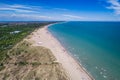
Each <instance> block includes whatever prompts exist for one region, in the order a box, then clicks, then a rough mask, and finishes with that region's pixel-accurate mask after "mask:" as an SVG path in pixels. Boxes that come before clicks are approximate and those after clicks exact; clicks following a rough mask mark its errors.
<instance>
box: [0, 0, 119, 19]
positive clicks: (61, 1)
mask: <svg viewBox="0 0 120 80" xmlns="http://www.w3.org/2000/svg"><path fill="white" fill-rule="evenodd" d="M0 21H120V1H119V0H0Z"/></svg>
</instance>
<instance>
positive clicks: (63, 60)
mask: <svg viewBox="0 0 120 80" xmlns="http://www.w3.org/2000/svg"><path fill="white" fill-rule="evenodd" d="M49 26H50V25H47V26H45V27H43V28H40V29H38V30H35V31H34V32H33V33H32V35H31V37H30V39H29V41H31V42H32V43H33V45H32V46H43V47H46V48H49V49H50V50H51V51H52V53H53V55H54V56H55V57H56V59H57V62H58V63H60V64H61V65H62V67H63V68H64V69H65V71H66V73H67V75H68V76H69V78H70V80H93V78H92V77H91V76H90V75H89V74H88V73H87V72H86V71H85V70H84V68H83V67H82V66H81V65H79V64H78V63H77V61H76V60H75V59H74V58H73V57H72V56H71V55H70V54H69V53H68V52H67V51H66V50H65V48H64V47H63V46H62V45H61V44H60V43H59V41H58V40H57V39H56V38H55V37H54V36H53V35H52V34H51V33H50V32H49V31H48V30H47V28H48V27H49Z"/></svg>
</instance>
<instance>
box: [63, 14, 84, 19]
mask: <svg viewBox="0 0 120 80" xmlns="http://www.w3.org/2000/svg"><path fill="white" fill-rule="evenodd" d="M63 16H65V17H67V18H72V19H83V17H80V16H76V15H69V14H64V15H63Z"/></svg>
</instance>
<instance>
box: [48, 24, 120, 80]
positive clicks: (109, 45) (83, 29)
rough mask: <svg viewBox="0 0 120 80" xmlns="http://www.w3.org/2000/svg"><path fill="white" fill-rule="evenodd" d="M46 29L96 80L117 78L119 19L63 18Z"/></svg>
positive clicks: (119, 35)
mask: <svg viewBox="0 0 120 80" xmlns="http://www.w3.org/2000/svg"><path fill="white" fill-rule="evenodd" d="M48 30H49V31H50V32H51V33H52V34H53V35H54V36H55V37H56V38H57V39H58V40H59V41H60V42H61V44H62V45H63V46H64V47H65V48H66V49H67V50H68V51H69V52H70V53H71V54H72V55H73V56H74V57H75V58H76V59H77V60H78V61H79V62H80V63H81V64H82V66H84V67H85V68H86V70H87V71H88V72H89V73H90V74H91V75H92V76H93V77H94V78H95V79H96V80H120V22H66V23H59V24H55V25H52V26H51V27H49V28H48Z"/></svg>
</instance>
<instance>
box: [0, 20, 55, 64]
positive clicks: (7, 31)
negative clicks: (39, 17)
mask: <svg viewBox="0 0 120 80" xmlns="http://www.w3.org/2000/svg"><path fill="white" fill-rule="evenodd" d="M50 23H54V22H9V23H0V63H2V62H3V60H4V59H5V58H6V57H8V56H7V54H6V53H7V52H8V50H9V49H11V48H12V47H13V46H14V45H15V44H16V43H17V42H19V41H21V40H22V39H23V38H24V37H26V36H27V35H28V34H30V33H31V32H32V31H34V30H35V29H37V28H41V27H43V26H44V25H47V24H50ZM17 54H20V52H19V51H18V53H17Z"/></svg>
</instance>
